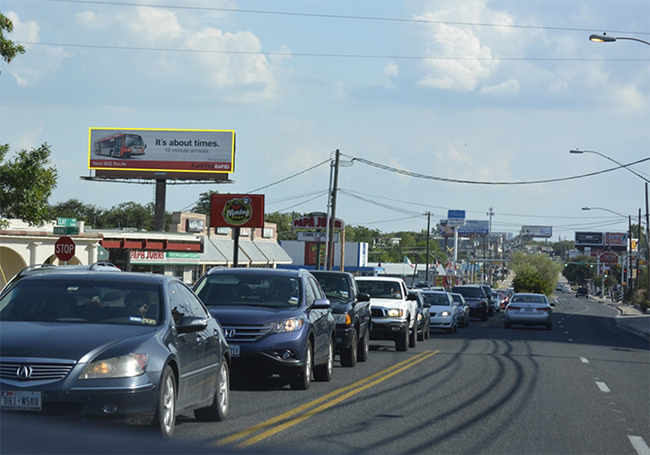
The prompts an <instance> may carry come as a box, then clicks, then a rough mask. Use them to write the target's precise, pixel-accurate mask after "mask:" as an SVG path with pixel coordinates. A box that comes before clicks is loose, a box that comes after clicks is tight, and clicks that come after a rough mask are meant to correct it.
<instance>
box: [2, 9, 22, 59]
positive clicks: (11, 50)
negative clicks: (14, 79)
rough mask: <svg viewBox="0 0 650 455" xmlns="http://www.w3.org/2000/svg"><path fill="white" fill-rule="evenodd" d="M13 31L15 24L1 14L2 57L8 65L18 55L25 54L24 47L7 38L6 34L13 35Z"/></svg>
mask: <svg viewBox="0 0 650 455" xmlns="http://www.w3.org/2000/svg"><path fill="white" fill-rule="evenodd" d="M13 30H14V24H13V23H12V22H11V21H10V20H9V18H8V17H7V16H5V15H3V14H2V13H0V56H2V60H4V61H5V62H7V63H11V61H12V60H13V59H14V57H16V55H18V54H24V53H25V48H24V47H23V46H21V45H20V44H14V42H13V41H11V40H9V39H7V38H5V32H7V33H11V32H13Z"/></svg>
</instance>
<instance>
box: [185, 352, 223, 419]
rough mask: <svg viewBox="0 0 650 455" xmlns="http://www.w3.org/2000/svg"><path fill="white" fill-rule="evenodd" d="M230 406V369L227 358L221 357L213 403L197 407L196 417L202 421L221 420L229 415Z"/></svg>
mask: <svg viewBox="0 0 650 455" xmlns="http://www.w3.org/2000/svg"><path fill="white" fill-rule="evenodd" d="M229 406H230V370H229V368H228V362H227V361H226V358H225V357H223V358H222V359H221V366H220V367H219V373H218V375H217V390H216V391H215V393H214V400H213V401H212V404H211V405H210V406H208V407H206V408H201V409H196V410H195V411H194V417H196V419H197V420H200V421H202V422H221V421H222V420H225V419H226V416H227V415H228V408H229Z"/></svg>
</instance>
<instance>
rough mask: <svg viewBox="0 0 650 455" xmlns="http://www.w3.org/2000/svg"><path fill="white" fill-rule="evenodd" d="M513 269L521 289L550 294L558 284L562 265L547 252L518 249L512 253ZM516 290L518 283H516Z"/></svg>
mask: <svg viewBox="0 0 650 455" xmlns="http://www.w3.org/2000/svg"><path fill="white" fill-rule="evenodd" d="M510 267H511V269H512V270H513V271H514V272H515V274H516V277H515V280H517V278H519V280H517V283H518V285H519V286H520V289H521V290H522V291H523V290H527V291H529V292H538V293H542V294H546V295H550V294H551V293H552V292H553V289H554V288H555V285H556V284H557V279H558V275H559V273H560V269H561V267H560V265H559V264H557V263H555V262H553V260H552V259H551V258H550V257H549V256H548V255H546V254H524V253H522V252H521V251H517V252H515V253H514V254H513V255H512V262H511V266H510ZM514 283H515V281H514V280H513V286H515V291H516V292H521V291H517V285H515V284H514Z"/></svg>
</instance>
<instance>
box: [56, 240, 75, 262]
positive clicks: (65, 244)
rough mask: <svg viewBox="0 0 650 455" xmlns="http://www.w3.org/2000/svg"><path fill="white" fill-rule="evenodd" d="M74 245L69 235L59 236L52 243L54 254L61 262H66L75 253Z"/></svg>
mask: <svg viewBox="0 0 650 455" xmlns="http://www.w3.org/2000/svg"><path fill="white" fill-rule="evenodd" d="M75 250H76V245H75V243H74V242H73V241H72V239H71V238H70V237H67V236H63V237H59V240H57V241H56V242H55V243H54V254H55V255H56V257H57V259H58V260H59V261H61V262H68V261H69V260H70V259H72V257H73V256H74V254H75Z"/></svg>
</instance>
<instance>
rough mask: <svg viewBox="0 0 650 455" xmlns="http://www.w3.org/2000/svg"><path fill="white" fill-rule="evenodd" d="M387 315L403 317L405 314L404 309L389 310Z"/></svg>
mask: <svg viewBox="0 0 650 455" xmlns="http://www.w3.org/2000/svg"><path fill="white" fill-rule="evenodd" d="M386 315H387V316H388V317H389V318H401V317H402V316H404V310H388V313H386Z"/></svg>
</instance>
